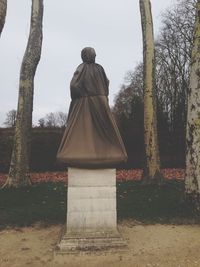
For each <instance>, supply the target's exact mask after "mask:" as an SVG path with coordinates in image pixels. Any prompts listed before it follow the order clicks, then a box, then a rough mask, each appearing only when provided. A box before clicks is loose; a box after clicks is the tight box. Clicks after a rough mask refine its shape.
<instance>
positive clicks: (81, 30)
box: [0, 0, 176, 126]
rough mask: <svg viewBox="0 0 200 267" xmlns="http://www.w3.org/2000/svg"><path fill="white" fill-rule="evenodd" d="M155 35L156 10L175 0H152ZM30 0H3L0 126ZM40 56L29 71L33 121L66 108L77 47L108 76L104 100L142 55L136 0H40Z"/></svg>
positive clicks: (11, 103) (13, 97)
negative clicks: (88, 51) (87, 50)
mask: <svg viewBox="0 0 200 267" xmlns="http://www.w3.org/2000/svg"><path fill="white" fill-rule="evenodd" d="M151 2H152V12H153V19H154V31H155V35H156V34H157V33H158V31H159V27H160V25H161V19H162V17H161V13H162V11H164V10H165V9H166V8H168V7H170V6H171V5H172V4H173V3H175V2H176V1H175V0H152V1H151ZM30 12H31V0H29V1H27V0H9V1H8V10H7V18H6V24H5V27H4V29H3V32H2V35H1V38H0V66H1V67H0V68H1V78H0V126H3V125H2V123H3V122H4V121H5V117H6V112H8V111H9V110H11V109H16V108H17V99H18V85H19V82H18V81H19V72H20V66H21V62H22V58H23V54H24V51H25V47H26V44H27V39H28V35H29V26H30ZM43 35H44V37H43V47H42V57H41V60H40V63H39V65H38V68H37V72H36V76H35V90H34V111H33V122H34V124H37V122H38V119H39V118H41V117H43V116H45V114H47V113H49V112H56V111H63V112H67V111H68V108H69V103H70V94H69V83H70V80H71V78H72V75H73V73H74V71H75V69H76V67H77V66H78V65H79V64H80V63H81V59H80V51H81V50H82V48H84V47H86V46H92V47H94V48H95V50H96V53H97V57H96V61H97V62H98V63H100V64H101V65H102V66H103V67H104V69H105V71H106V73H107V76H108V78H109V80H110V104H111V105H113V99H114V96H115V95H116V94H117V92H118V91H119V89H120V85H121V84H122V83H123V80H124V76H125V73H126V72H127V71H129V70H133V69H134V67H135V66H136V64H137V63H138V62H140V61H141V60H142V33H141V22H140V12H139V1H138V0H101V1H100V0H98V1H97V0H73V1H66V0H59V1H56V0H44V21H43Z"/></svg>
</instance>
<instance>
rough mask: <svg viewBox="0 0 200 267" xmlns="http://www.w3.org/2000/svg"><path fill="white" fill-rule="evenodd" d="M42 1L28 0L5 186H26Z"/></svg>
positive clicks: (27, 181) (38, 55) (28, 182)
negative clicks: (29, 6) (28, 20)
mask: <svg viewBox="0 0 200 267" xmlns="http://www.w3.org/2000/svg"><path fill="white" fill-rule="evenodd" d="M42 20H43V0H32V12H31V26H30V35H29V40H28V44H27V48H26V51H25V54H24V58H23V61H22V66H21V71H20V82H19V98H18V109H17V120H16V127H15V135H14V145H13V152H12V158H11V163H10V170H9V176H8V179H7V182H6V184H5V185H6V186H9V187H21V186H27V185H29V184H30V177H29V159H30V139H31V128H32V111H33V93H34V76H35V72H36V68H37V65H38V63H39V60H40V56H41V48H42Z"/></svg>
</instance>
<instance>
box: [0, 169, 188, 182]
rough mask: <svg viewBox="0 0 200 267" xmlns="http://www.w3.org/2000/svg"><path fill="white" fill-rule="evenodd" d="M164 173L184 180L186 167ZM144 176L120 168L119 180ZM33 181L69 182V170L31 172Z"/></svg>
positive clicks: (0, 179)
mask: <svg viewBox="0 0 200 267" xmlns="http://www.w3.org/2000/svg"><path fill="white" fill-rule="evenodd" d="M162 173H163V175H164V177H165V179H169V180H171V179H175V180H184V178H185V170H184V169H163V170H162ZM6 177H7V174H3V173H0V186H2V185H3V184H4V183H5V181H6ZM141 177H142V170H139V169H136V170H118V171H117V181H118V182H122V181H131V180H140V179H141ZM31 181H32V183H33V184H37V183H47V182H54V183H58V182H63V183H67V172H43V173H31Z"/></svg>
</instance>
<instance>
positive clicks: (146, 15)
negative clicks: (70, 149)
mask: <svg viewBox="0 0 200 267" xmlns="http://www.w3.org/2000/svg"><path fill="white" fill-rule="evenodd" d="M140 13H141V23H142V33H143V57H144V140H145V154H146V155H145V156H146V166H145V169H144V175H143V180H144V181H146V182H152V181H154V180H160V179H161V177H162V176H161V173H160V157H159V149H158V136H157V117H156V99H155V93H154V90H155V88H154V87H155V66H154V60H155V55H154V36H153V21H152V14H151V3H150V1H149V0H140Z"/></svg>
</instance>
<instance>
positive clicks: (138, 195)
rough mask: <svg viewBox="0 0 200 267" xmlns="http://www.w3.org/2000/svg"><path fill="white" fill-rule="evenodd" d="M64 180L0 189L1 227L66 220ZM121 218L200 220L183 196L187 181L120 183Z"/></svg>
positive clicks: (172, 221) (168, 221)
mask: <svg viewBox="0 0 200 267" xmlns="http://www.w3.org/2000/svg"><path fill="white" fill-rule="evenodd" d="M66 191H67V186H66V185H65V184H64V183H41V184H36V185H33V186H31V187H29V188H23V189H5V188H4V189H1V190H0V230H2V229H5V228H6V227H22V226H30V225H32V224H35V223H38V222H41V223H42V224H44V225H51V224H57V223H64V221H65V217H66ZM117 209H118V219H119V220H123V219H129V218H130V219H133V220H134V221H136V222H141V223H144V224H152V223H161V224H193V223H199V222H200V219H199V217H198V216H196V215H195V214H194V212H193V210H192V208H191V207H190V206H189V205H188V204H187V203H186V201H185V199H184V182H183V181H175V180H170V181H166V182H165V184H164V185H142V183H141V182H140V181H127V182H118V183H117Z"/></svg>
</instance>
